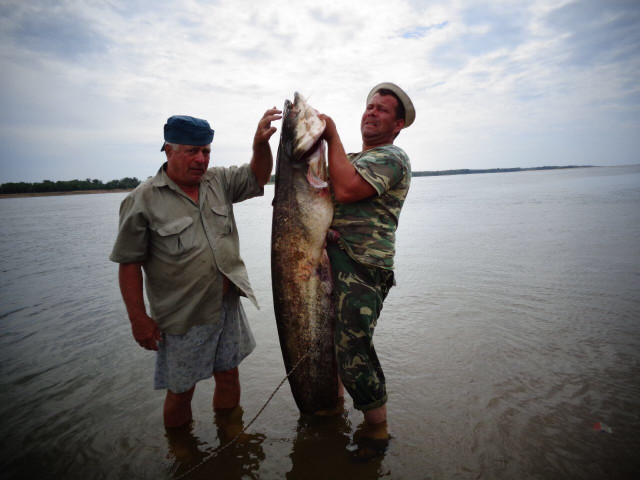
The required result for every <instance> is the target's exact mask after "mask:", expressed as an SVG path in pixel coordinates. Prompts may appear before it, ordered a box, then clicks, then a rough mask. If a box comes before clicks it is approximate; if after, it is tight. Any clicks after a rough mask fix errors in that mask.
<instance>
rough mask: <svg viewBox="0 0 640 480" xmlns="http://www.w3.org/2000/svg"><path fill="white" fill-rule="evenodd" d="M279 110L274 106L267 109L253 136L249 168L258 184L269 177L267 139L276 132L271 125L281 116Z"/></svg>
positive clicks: (268, 147)
mask: <svg viewBox="0 0 640 480" xmlns="http://www.w3.org/2000/svg"><path fill="white" fill-rule="evenodd" d="M281 113H282V112H281V111H280V110H278V109H277V108H276V107H273V108H270V109H269V110H267V111H266V112H265V113H264V115H263V116H262V118H261V119H260V121H259V122H258V128H257V129H256V134H255V135H254V137H253V156H252V157H251V170H252V171H253V174H254V175H255V176H256V179H257V180H258V184H259V185H260V186H263V185H265V184H266V183H267V182H268V181H269V178H270V177H271V169H272V168H273V155H272V153H271V147H270V146H269V139H270V138H271V136H272V135H273V134H274V133H275V132H276V130H277V128H276V127H272V126H271V122H272V121H274V120H280V119H281V118H282V115H281Z"/></svg>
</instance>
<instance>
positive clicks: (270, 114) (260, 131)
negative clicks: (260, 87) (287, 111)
mask: <svg viewBox="0 0 640 480" xmlns="http://www.w3.org/2000/svg"><path fill="white" fill-rule="evenodd" d="M281 114H282V111H280V110H278V109H277V108H276V107H273V108H270V109H269V110H267V111H266V112H264V115H263V116H262V118H261V119H260V121H259V122H258V128H257V129H256V134H255V136H254V137H253V148H254V149H255V147H256V145H260V144H261V143H265V142H269V139H270V138H271V135H273V134H274V133H276V130H277V128H276V127H272V126H271V122H273V121H274V120H280V119H281V118H282V115H281Z"/></svg>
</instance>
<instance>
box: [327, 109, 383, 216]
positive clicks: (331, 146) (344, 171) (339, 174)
mask: <svg viewBox="0 0 640 480" xmlns="http://www.w3.org/2000/svg"><path fill="white" fill-rule="evenodd" d="M318 116H319V117H320V118H321V119H322V120H324V121H325V122H326V124H327V126H326V127H325V130H324V133H323V134H322V138H324V139H325V140H326V141H327V150H328V153H329V178H330V179H331V188H332V190H333V195H334V197H335V199H336V200H337V201H338V202H340V203H354V202H358V201H360V200H363V199H365V198H369V197H372V196H373V195H376V194H377V192H376V189H375V188H373V186H372V185H371V184H370V183H369V182H367V181H366V180H365V179H364V178H363V177H362V175H360V174H359V173H358V171H357V170H356V168H355V167H354V166H353V165H352V164H351V162H350V161H349V158H348V157H347V154H346V152H345V151H344V147H343V146H342V140H340V135H338V130H337V129H336V124H335V123H334V121H333V120H332V119H331V118H330V117H328V116H327V115H324V114H319V115H318Z"/></svg>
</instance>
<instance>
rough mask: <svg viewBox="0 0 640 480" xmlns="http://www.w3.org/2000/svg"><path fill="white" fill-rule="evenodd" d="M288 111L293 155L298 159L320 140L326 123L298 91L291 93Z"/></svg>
mask: <svg viewBox="0 0 640 480" xmlns="http://www.w3.org/2000/svg"><path fill="white" fill-rule="evenodd" d="M290 111H291V115H292V121H293V138H294V142H293V156H294V158H295V159H297V160H299V159H301V158H302V157H303V156H304V155H305V154H306V153H307V152H309V151H310V150H311V148H312V147H313V146H314V145H315V144H316V143H317V142H318V140H320V137H321V136H322V133H323V132H324V129H325V127H326V123H325V121H324V120H322V119H320V117H318V112H317V111H316V110H315V109H314V108H313V107H311V106H310V105H309V104H308V103H307V101H306V99H305V98H304V97H303V96H302V95H300V94H299V93H298V92H295V93H294V95H293V103H292V104H290Z"/></svg>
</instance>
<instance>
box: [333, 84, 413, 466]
mask: <svg viewBox="0 0 640 480" xmlns="http://www.w3.org/2000/svg"><path fill="white" fill-rule="evenodd" d="M321 118H323V119H324V120H325V121H326V124H327V125H326V129H325V132H324V135H323V138H324V139H325V140H326V141H327V145H328V152H329V176H330V178H331V188H332V192H333V197H334V201H335V213H334V218H333V223H332V225H331V230H330V232H329V235H328V240H329V243H328V245H327V251H328V253H329V257H330V259H331V267H332V270H333V277H334V296H335V297H334V298H335V305H336V310H337V322H336V333H335V346H336V355H337V358H338V370H339V373H340V378H341V380H342V383H343V384H344V386H345V388H346V389H347V391H348V392H349V395H351V397H352V398H353V403H354V407H355V408H356V409H358V410H362V411H363V413H364V418H365V420H366V424H365V426H364V427H363V429H362V432H364V433H363V434H362V437H363V438H367V439H369V440H370V439H371V438H373V439H375V440H377V441H380V442H382V443H381V444H380V443H378V444H377V447H378V448H380V446H381V445H382V446H383V447H382V448H380V450H382V451H383V450H384V448H386V441H387V438H388V434H387V431H386V419H387V408H386V403H387V392H386V386H385V378H384V373H383V371H382V367H381V366H380V362H379V361H378V357H377V355H376V352H375V349H374V346H373V331H374V328H375V326H376V322H377V320H378V317H379V315H380V311H381V310H382V304H383V302H384V299H385V298H386V296H387V293H388V292H389V289H390V288H391V287H392V286H393V285H394V275H393V258H394V254H395V231H396V229H397V227H398V219H399V216H400V210H401V209H402V205H403V203H404V200H405V198H406V196H407V192H408V191H409V184H410V182H411V164H410V162H409V157H408V156H407V154H406V153H405V152H404V151H403V150H402V149H401V148H399V147H397V146H395V145H394V144H393V142H394V140H395V139H396V137H397V136H398V134H399V133H400V131H401V130H402V129H403V128H407V127H408V126H409V125H411V124H412V123H413V121H414V119H415V109H414V107H413V103H412V102H411V100H410V98H409V97H408V95H407V94H406V93H405V92H404V91H403V90H402V89H401V88H400V87H398V86H397V85H395V84H393V83H381V84H379V85H376V86H375V87H374V88H373V89H372V90H371V92H370V93H369V95H368V97H367V104H366V108H365V111H364V113H363V115H362V120H361V123H360V132H361V135H362V151H361V152H359V153H350V154H347V153H346V152H345V150H344V147H343V146H342V142H341V140H340V136H339V135H338V131H337V129H336V125H335V123H334V122H333V120H332V119H331V118H329V117H328V116H326V115H321ZM354 437H355V435H354ZM358 446H359V447H361V446H362V445H361V444H360V443H359V442H358ZM372 448H374V449H375V448H376V447H375V444H374V446H373V447H371V448H369V449H368V450H369V452H368V453H371V451H372ZM366 450H367V449H364V450H363V449H361V448H360V449H359V450H358V452H363V451H366ZM358 452H356V454H357V453H358ZM368 453H365V455H366V454H368ZM378 453H380V452H378Z"/></svg>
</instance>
